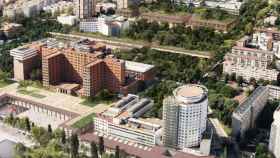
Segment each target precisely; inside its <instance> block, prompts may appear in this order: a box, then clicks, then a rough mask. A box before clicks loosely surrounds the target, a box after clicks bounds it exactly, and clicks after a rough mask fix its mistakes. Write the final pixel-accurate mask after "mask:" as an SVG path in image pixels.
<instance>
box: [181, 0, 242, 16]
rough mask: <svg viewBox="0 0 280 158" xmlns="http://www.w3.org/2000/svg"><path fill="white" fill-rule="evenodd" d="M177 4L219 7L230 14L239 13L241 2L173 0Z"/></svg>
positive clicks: (230, 0) (226, 0)
mask: <svg viewBox="0 0 280 158" xmlns="http://www.w3.org/2000/svg"><path fill="white" fill-rule="evenodd" d="M175 3H176V4H177V5H188V6H189V5H193V6H195V7H201V6H205V7H208V8H217V7H219V8H220V9H222V10H225V11H227V12H229V13H231V14H236V15H238V14H239V10H240V7H241V5H242V4H243V2H241V1H238V0H206V1H202V0H175Z"/></svg>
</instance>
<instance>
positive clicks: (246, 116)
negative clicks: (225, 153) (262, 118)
mask: <svg viewBox="0 0 280 158" xmlns="http://www.w3.org/2000/svg"><path fill="white" fill-rule="evenodd" d="M268 98H269V89H268V87H265V86H259V87H258V88H257V89H256V90H255V91H254V92H253V93H252V94H251V95H250V96H249V97H248V98H247V99H246V100H245V101H244V102H243V103H241V104H240V105H239V106H238V107H237V108H236V109H235V110H234V112H233V114H232V124H231V126H232V134H233V136H235V137H236V138H243V137H244V134H245V132H246V131H247V130H248V129H250V128H254V127H255V122H256V119H257V117H258V116H259V114H260V112H261V111H262V110H263V108H264V107H265V105H266V103H267V101H268Z"/></svg>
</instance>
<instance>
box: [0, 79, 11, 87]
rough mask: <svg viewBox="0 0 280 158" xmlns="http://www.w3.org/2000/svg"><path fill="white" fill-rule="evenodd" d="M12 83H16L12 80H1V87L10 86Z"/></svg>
mask: <svg viewBox="0 0 280 158" xmlns="http://www.w3.org/2000/svg"><path fill="white" fill-rule="evenodd" d="M12 83H14V82H12V81H2V80H0V88H2V87H5V86H8V85H9V84H12Z"/></svg>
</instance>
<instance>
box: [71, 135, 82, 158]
mask: <svg viewBox="0 0 280 158" xmlns="http://www.w3.org/2000/svg"><path fill="white" fill-rule="evenodd" d="M70 142H71V144H70V145H71V151H70V153H71V157H72V158H78V156H79V144H80V143H79V139H78V135H77V134H72V136H71V139H70Z"/></svg>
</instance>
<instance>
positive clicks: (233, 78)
mask: <svg viewBox="0 0 280 158" xmlns="http://www.w3.org/2000/svg"><path fill="white" fill-rule="evenodd" d="M230 80H231V81H236V73H232V74H230Z"/></svg>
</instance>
